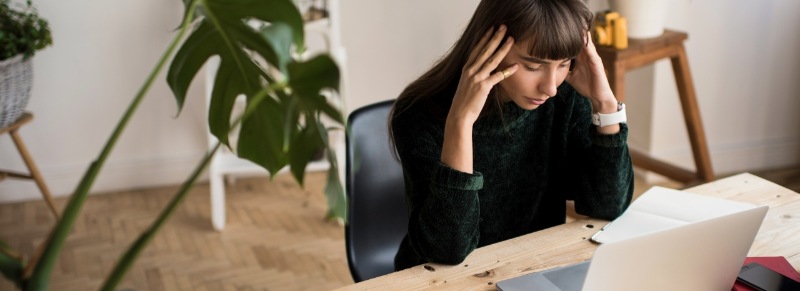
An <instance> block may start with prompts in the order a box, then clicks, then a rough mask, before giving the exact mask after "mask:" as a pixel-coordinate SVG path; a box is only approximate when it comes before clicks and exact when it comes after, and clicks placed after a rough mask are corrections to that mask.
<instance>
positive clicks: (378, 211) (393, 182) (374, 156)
mask: <svg viewBox="0 0 800 291" xmlns="http://www.w3.org/2000/svg"><path fill="white" fill-rule="evenodd" d="M392 104H394V100H389V101H383V102H379V103H375V104H372V105H368V106H365V107H362V108H359V109H357V110H356V111H353V113H351V114H350V117H349V118H348V127H349V132H348V134H347V154H346V155H347V157H346V164H347V174H346V176H347V181H346V184H347V201H348V203H347V204H348V211H347V216H348V219H347V221H348V223H347V226H345V241H346V243H347V264H348V265H349V266H350V274H352V276H353V280H355V281H356V282H361V281H364V280H369V279H372V278H374V277H378V276H381V275H385V274H388V273H391V272H394V256H395V254H397V250H398V249H399V248H400V242H401V241H402V240H403V236H405V234H406V232H407V229H408V213H407V211H406V198H405V186H404V184H403V170H402V168H401V166H400V163H398V162H397V161H396V160H395V159H394V158H393V157H392V150H393V149H392V148H391V147H390V145H389V134H388V130H387V128H386V127H387V121H388V119H387V117H388V116H389V111H390V110H391V108H392Z"/></svg>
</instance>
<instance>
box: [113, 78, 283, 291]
mask: <svg viewBox="0 0 800 291" xmlns="http://www.w3.org/2000/svg"><path fill="white" fill-rule="evenodd" d="M285 86H286V84H285V83H274V84H271V85H270V86H269V87H267V88H264V89H262V90H261V91H259V92H258V93H257V94H256V95H254V97H253V98H252V99H251V100H250V102H248V104H247V108H245V112H244V113H242V114H241V115H240V116H239V117H238V118H237V119H236V120H235V121H234V122H233V125H231V127H230V128H235V127H236V126H238V125H239V123H241V122H242V120H244V119H246V118H247V117H249V116H250V115H252V114H253V112H255V108H256V107H258V105H259V104H260V103H261V101H262V100H264V98H266V97H267V96H268V94H270V93H272V92H274V91H275V90H279V89H282V88H284V87H285ZM219 147H220V143H219V141H217V143H216V145H214V148H213V149H211V151H209V152H208V153H206V156H205V157H204V158H203V160H202V161H200V164H198V165H197V167H196V168H195V169H194V171H193V172H192V174H191V175H190V176H189V178H188V179H186V181H185V182H184V183H183V184H182V185H181V188H180V189H178V192H177V193H175V196H173V197H172V200H171V201H170V202H169V204H168V205H167V207H166V208H164V210H162V211H161V213H160V214H159V215H158V218H156V220H155V221H154V222H153V223H152V224H151V225H150V226H149V227H148V228H147V230H145V231H144V232H142V234H140V235H139V238H137V239H136V241H134V243H133V245H131V247H130V248H129V249H128V251H126V252H125V254H124V255H123V256H122V258H120V260H119V261H118V262H117V265H116V266H114V269H113V270H112V271H111V274H109V276H108V278H106V281H105V283H103V286H102V287H101V288H100V290H104V291H105V290H109V291H110V290H116V288H117V285H119V282H120V281H121V280H122V278H124V277H125V274H126V273H127V272H128V270H129V269H130V268H131V266H132V265H133V263H134V262H135V261H136V258H137V257H139V254H140V253H141V252H142V251H143V250H144V248H145V247H146V246H147V244H148V243H149V242H150V240H152V239H153V237H155V235H156V233H158V231H159V230H160V229H161V227H162V226H163V225H164V223H166V222H167V220H168V219H169V217H170V216H172V213H173V212H174V211H175V209H177V208H178V205H180V203H181V202H182V201H183V199H184V198H185V197H186V194H187V193H189V190H191V189H192V187H193V186H194V183H195V181H196V180H197V178H198V177H199V176H200V174H201V173H202V172H203V170H204V169H205V168H206V167H207V166H208V164H209V163H210V162H211V159H212V158H213V156H214V154H216V152H217V150H218V149H219Z"/></svg>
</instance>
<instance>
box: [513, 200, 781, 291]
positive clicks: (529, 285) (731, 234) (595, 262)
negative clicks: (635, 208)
mask: <svg viewBox="0 0 800 291" xmlns="http://www.w3.org/2000/svg"><path fill="white" fill-rule="evenodd" d="M767 210H768V207H767V206H759V207H755V208H752V209H748V210H744V211H741V212H736V213H733V214H728V215H725V216H721V217H717V218H712V219H708V220H703V221H699V222H694V223H690V224H686V225H682V226H677V227H674V228H670V229H666V230H662V231H658V232H654V233H649V234H645V235H641V236H637V237H632V238H629V239H626V240H622V241H616V242H611V243H606V244H602V245H600V246H599V247H598V248H597V250H595V252H594V255H593V256H592V259H591V260H590V261H586V262H583V263H579V264H576V265H571V266H567V267H562V268H557V269H551V270H547V271H543V272H539V273H533V274H528V275H524V276H521V277H517V278H512V279H508V280H504V281H500V282H497V289H498V290H501V291H516V290H543V291H551V290H552V291H571V290H576V291H578V290H583V291H594V290H615V291H616V290H623V291H624V290H632V291H633V290H635V291H640V290H686V291H695V290H696V291H714V290H720V291H728V290H731V287H732V286H733V283H734V282H735V281H736V276H737V275H738V274H739V270H740V268H741V267H742V263H743V262H744V259H745V257H746V256H747V252H748V251H749V250H750V246H751V245H752V244H753V240H754V239H755V237H756V234H757V233H758V229H759V228H760V226H761V222H762V221H763V220H764V217H765V216H766V214H767Z"/></svg>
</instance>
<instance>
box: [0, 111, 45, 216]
mask: <svg viewBox="0 0 800 291" xmlns="http://www.w3.org/2000/svg"><path fill="white" fill-rule="evenodd" d="M31 120H33V115H32V114H31V113H30V112H25V113H22V116H20V117H19V119H17V121H16V122H14V123H13V124H11V125H9V126H8V127H5V128H0V134H4V133H6V132H8V133H9V134H10V135H11V139H12V140H14V144H15V145H16V146H17V150H18V151H19V154H20V156H22V159H23V160H24V161H25V165H26V166H28V171H29V172H30V174H24V173H15V172H9V171H4V170H0V181H2V180H3V179H4V178H5V177H12V178H21V179H33V180H34V181H36V186H39V190H40V191H42V195H43V196H44V199H45V200H46V201H47V205H48V206H50V210H52V211H53V215H55V216H56V219H58V210H56V205H55V203H53V197H52V196H51V195H50V190H49V189H47V185H46V184H45V183H44V179H43V178H42V174H41V173H39V168H37V167H36V164H34V163H33V159H32V158H31V155H30V153H28V149H27V148H26V147H25V143H23V142H22V138H21V137H20V136H19V134H17V131H18V130H19V128H20V127H22V126H23V125H25V124H26V123H28V122H30V121H31Z"/></svg>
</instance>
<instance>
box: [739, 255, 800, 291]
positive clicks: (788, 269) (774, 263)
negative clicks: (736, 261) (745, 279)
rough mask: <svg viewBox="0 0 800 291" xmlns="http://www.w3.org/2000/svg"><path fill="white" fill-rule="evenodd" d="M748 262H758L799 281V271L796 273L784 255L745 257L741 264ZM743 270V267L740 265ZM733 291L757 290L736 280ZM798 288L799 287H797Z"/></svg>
mask: <svg viewBox="0 0 800 291" xmlns="http://www.w3.org/2000/svg"><path fill="white" fill-rule="evenodd" d="M750 263H758V264H760V265H762V266H764V267H766V268H768V269H770V270H772V271H775V272H777V273H780V274H782V275H783V276H786V277H789V278H791V279H793V280H795V281H800V273H798V272H797V271H796V270H795V269H794V266H792V264H790V263H789V261H788V260H786V258H784V257H747V258H746V259H745V260H744V264H743V265H745V266H746V265H748V264H750ZM742 270H744V267H742ZM732 290H733V291H752V290H758V289H754V288H751V287H748V286H747V285H745V284H744V283H741V282H739V281H738V280H737V281H736V284H734V285H733V289H732ZM797 290H800V289H797Z"/></svg>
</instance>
